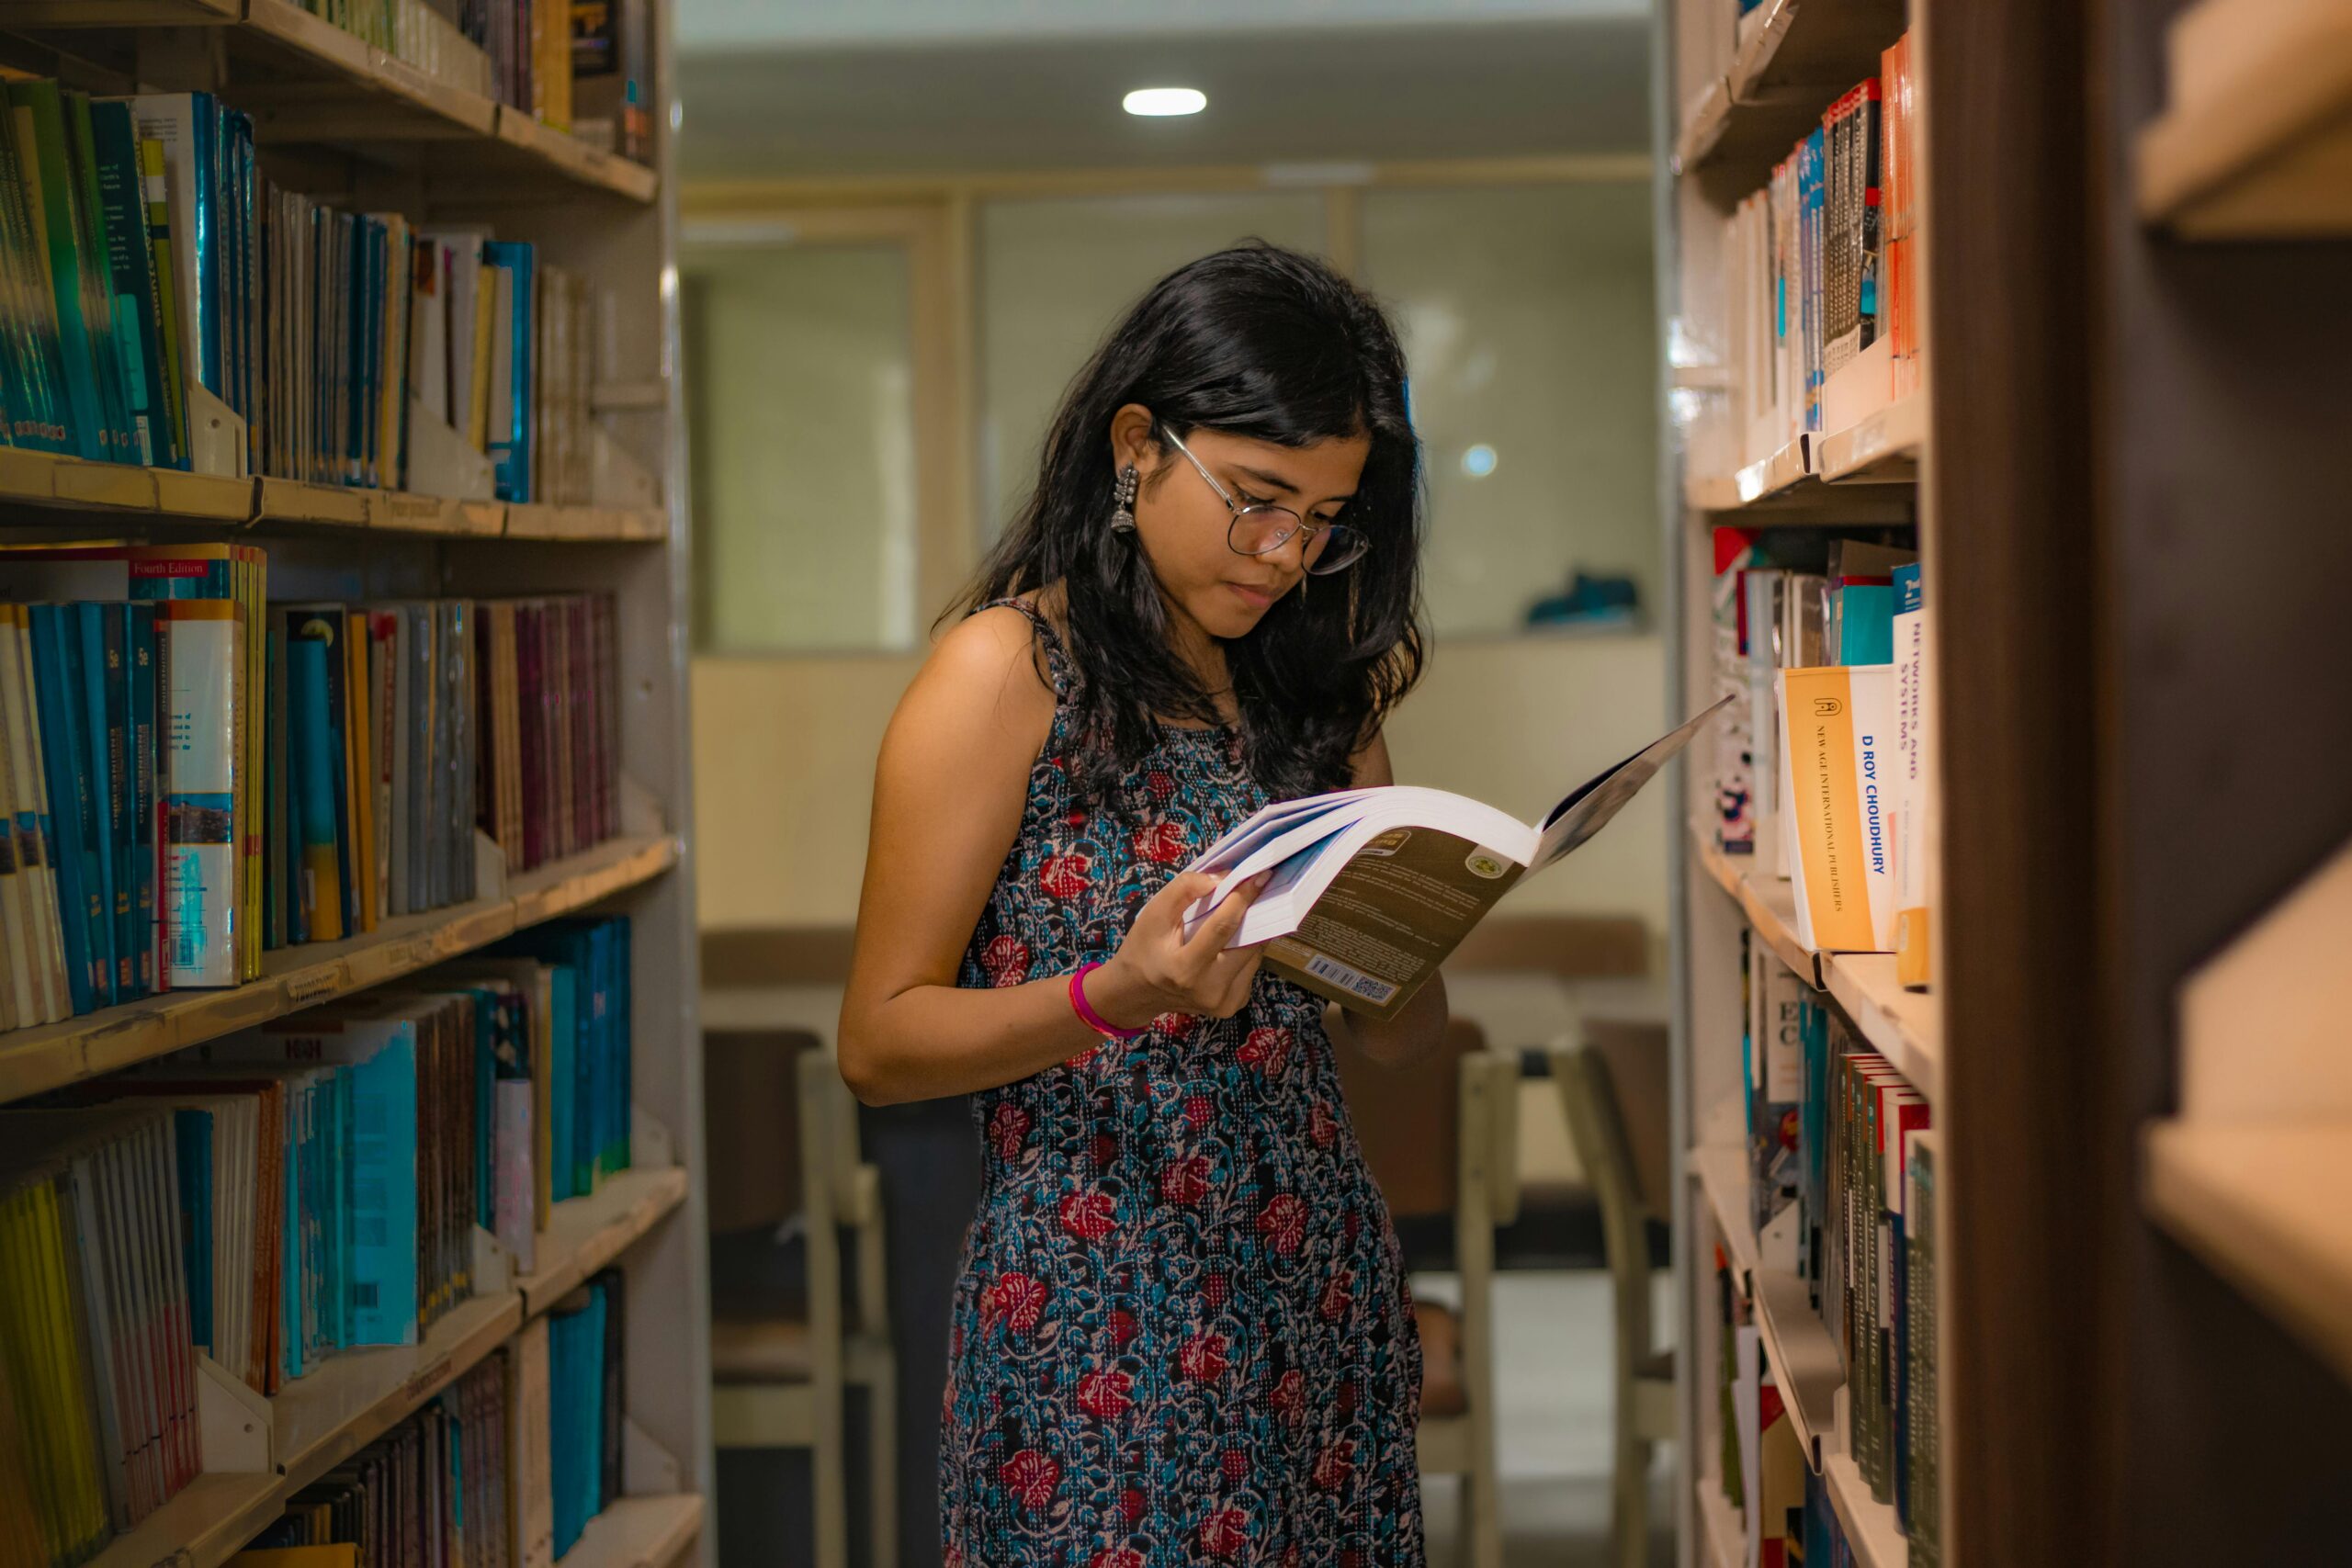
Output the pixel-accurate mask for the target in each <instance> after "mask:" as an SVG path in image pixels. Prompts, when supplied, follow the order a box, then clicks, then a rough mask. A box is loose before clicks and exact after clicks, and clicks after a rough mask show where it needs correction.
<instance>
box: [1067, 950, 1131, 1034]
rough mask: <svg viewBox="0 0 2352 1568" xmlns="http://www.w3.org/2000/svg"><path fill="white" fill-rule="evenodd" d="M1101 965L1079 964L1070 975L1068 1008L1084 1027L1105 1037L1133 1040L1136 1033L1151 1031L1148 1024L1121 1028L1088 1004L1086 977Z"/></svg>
mask: <svg viewBox="0 0 2352 1568" xmlns="http://www.w3.org/2000/svg"><path fill="white" fill-rule="evenodd" d="M1102 967H1103V965H1102V964H1080V965H1079V966H1078V969H1077V971H1076V973H1074V974H1072V975H1071V976H1070V977H1069V1006H1070V1010H1071V1011H1072V1012H1075V1013H1076V1014H1078V1016H1079V1019H1080V1021H1082V1022H1083V1023H1084V1024H1085V1025H1086V1027H1088V1028H1089V1029H1091V1030H1092V1031H1094V1032H1095V1033H1097V1034H1100V1035H1102V1036H1103V1037H1104V1038H1106V1039H1110V1040H1133V1039H1134V1038H1135V1037H1136V1035H1138V1034H1148V1033H1150V1032H1151V1031H1150V1029H1149V1027H1148V1026H1147V1027H1145V1028H1142V1029H1121V1028H1119V1027H1118V1026H1117V1025H1116V1024H1114V1023H1113V1022H1111V1021H1110V1020H1108V1019H1106V1018H1104V1017H1103V1015H1102V1014H1101V1013H1099V1012H1096V1011H1095V1010H1094V1009H1093V1008H1092V1007H1091V1006H1090V1005H1089V1004H1088V1002H1087V1000H1086V977H1087V976H1089V975H1091V974H1093V973H1094V971H1096V970H1097V969H1100V968H1102Z"/></svg>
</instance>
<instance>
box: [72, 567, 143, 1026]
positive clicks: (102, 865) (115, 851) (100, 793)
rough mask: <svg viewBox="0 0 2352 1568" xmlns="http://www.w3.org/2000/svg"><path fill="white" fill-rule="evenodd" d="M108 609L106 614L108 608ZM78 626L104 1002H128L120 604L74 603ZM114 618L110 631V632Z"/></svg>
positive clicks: (125, 684) (126, 690) (125, 709)
mask: <svg viewBox="0 0 2352 1568" xmlns="http://www.w3.org/2000/svg"><path fill="white" fill-rule="evenodd" d="M109 610H111V611H113V612H114V614H113V615H111V616H109V615H107V611H109ZM74 621H75V625H76V626H78V627H79V628H80V631H81V642H82V646H81V659H82V668H81V671H80V673H81V679H82V697H83V703H84V708H83V727H82V743H83V748H84V750H83V759H84V760H83V766H84V767H85V768H86V769H87V770H88V771H89V778H90V790H91V794H92V795H93V796H94V797H95V799H94V800H93V802H92V808H93V814H94V816H95V818H96V824H95V826H96V837H97V850H98V887H99V893H100V898H99V902H100V908H102V909H103V910H104V911H105V915H104V919H103V924H104V927H105V933H106V966H107V999H108V1000H109V1001H115V1002H127V1001H129V1000H130V999H131V998H132V997H133V995H134V994H135V993H134V992H133V991H132V990H131V988H130V953H128V952H127V951H126V950H125V943H124V938H125V937H126V936H127V935H129V926H130V885H129V883H128V880H127V878H126V873H128V872H129V871H130V866H129V865H128V864H127V862H128V861H129V860H130V836H129V834H130V821H129V816H130V814H129V813H128V812H127V811H126V810H125V809H124V808H123V800H122V789H121V780H122V776H123V766H122V764H123V761H124V752H125V751H126V750H128V745H127V742H126V741H125V739H124V737H123V733H122V720H123V719H124V718H125V717H127V716H129V712H130V682H129V680H128V679H127V678H126V676H125V674H124V672H123V669H122V606H121V605H119V604H76V605H74ZM109 623H111V629H109Z"/></svg>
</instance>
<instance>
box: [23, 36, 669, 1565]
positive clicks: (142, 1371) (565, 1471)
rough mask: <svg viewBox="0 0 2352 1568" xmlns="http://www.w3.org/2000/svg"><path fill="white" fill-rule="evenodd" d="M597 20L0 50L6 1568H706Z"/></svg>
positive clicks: (659, 519) (661, 70)
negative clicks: (4, 59)
mask: <svg viewBox="0 0 2352 1568" xmlns="http://www.w3.org/2000/svg"><path fill="white" fill-rule="evenodd" d="M597 11H598V15H597V16H595V17H582V18H581V19H580V20H579V21H578V22H577V24H576V25H575V21H574V18H573V17H571V15H570V14H568V13H565V12H564V11H562V10H561V8H560V7H558V8H549V7H537V8H536V9H534V8H532V7H529V6H523V5H520V4H518V3H516V0H492V3H491V4H487V5H483V6H469V7H466V8H465V9H464V15H463V17H462V18H461V19H460V20H458V21H456V22H452V21H450V20H448V19H447V17H448V16H449V15H450V14H451V13H448V12H446V11H445V9H444V8H442V7H439V6H433V5H430V4H424V3H422V0H397V3H394V4H390V5H387V6H380V7H358V8H356V9H355V8H351V7H344V6H326V5H323V4H320V5H316V6H297V5H293V4H289V3H288V0H133V3H131V4H127V5H110V4H97V3H95V0H25V3H12V0H0V35H8V36H7V37H6V38H5V39H0V41H6V42H7V43H8V45H9V48H10V50H11V54H10V58H11V60H12V61H17V62H27V61H39V62H54V68H55V69H56V70H57V72H58V73H59V75H60V76H61V77H62V78H63V80H62V81H61V80H54V79H46V78H42V77H39V76H33V75H28V74H26V73H23V72H22V71H21V70H17V71H12V72H11V73H9V74H8V79H7V80H6V82H5V83H0V97H5V100H6V103H5V107H6V108H7V110H8V111H9V112H8V113H7V114H6V115H0V276H5V277H6V280H7V285H8V295H9V298H10V299H12V300H14V301H15V304H14V305H12V307H11V310H12V311H13V312H14V314H13V315H12V318H11V319H12V320H13V321H16V322H17V326H18V328H19V329H20V330H18V331H17V332H16V333H14V334H13V335H11V336H10V337H9V338H8V340H7V342H6V344H5V345H0V1148H6V1150H7V1151H8V1153H7V1156H6V1158H5V1159H0V1256H6V1258H8V1259H9V1260H10V1265H11V1267H10V1268H9V1269H7V1270H0V1274H5V1278H0V1518H6V1519H8V1520H10V1521H24V1520H30V1521H32V1529H33V1531H34V1533H35V1534H36V1535H37V1536H38V1540H31V1541H28V1542H17V1541H0V1558H5V1559H6V1560H8V1561H17V1560H18V1559H17V1557H15V1556H12V1555H11V1552H10V1550H9V1549H10V1547H12V1546H13V1545H16V1544H25V1545H26V1546H27V1551H28V1555H27V1557H26V1558H25V1559H24V1560H28V1561H31V1562H96V1563H98V1564H102V1565H104V1568H149V1565H151V1564H153V1563H158V1562H173V1563H175V1564H178V1565H180V1568H215V1565H217V1564H220V1563H225V1562H232V1561H235V1560H237V1559H238V1557H239V1554H240V1553H243V1552H245V1551H249V1550H252V1551H260V1550H263V1549H271V1548H321V1549H331V1550H330V1551H329V1552H328V1554H327V1555H324V1556H322V1557H320V1558H317V1559H315V1561H319V1562H336V1561H338V1560H339V1561H341V1562H346V1563H347V1562H352V1561H354V1557H353V1551H354V1543H355V1541H356V1537H354V1536H353V1535H352V1534H351V1533H350V1531H351V1529H352V1526H353V1521H355V1520H356V1519H358V1518H360V1517H369V1518H373V1519H377V1520H379V1521H389V1522H390V1524H391V1526H392V1528H397V1529H401V1530H402V1531H405V1532H408V1536H409V1539H411V1540H424V1541H437V1542H440V1543H441V1544H440V1545H435V1546H434V1547H433V1548H432V1549H431V1554H432V1555H433V1556H434V1559H435V1561H438V1560H440V1559H441V1558H442V1557H445V1556H446V1557H447V1559H448V1560H450V1561H457V1560H458V1559H459V1558H460V1557H462V1558H463V1559H464V1560H465V1561H468V1562H494V1561H495V1562H511V1563H513V1564H515V1568H552V1565H553V1564H555V1563H557V1562H569V1563H574V1564H584V1565H588V1568H601V1565H605V1564H642V1565H645V1568H668V1564H670V1563H671V1562H675V1561H678V1560H681V1559H683V1558H684V1557H686V1556H688V1555H690V1554H692V1553H695V1552H696V1551H707V1542H705V1541H704V1540H703V1530H702V1517H703V1509H702V1502H701V1499H702V1498H703V1497H704V1496H706V1495H707V1493H708V1489H709V1483H710V1462H711V1461H710V1448H709V1423H708V1403H709V1395H708V1383H709V1372H708V1336H707V1308H706V1305H705V1302H706V1297H707V1280H706V1277H705V1271H704V1263H703V1259H704V1247H703V1241H702V1235H701V1216H702V1201H701V1196H700V1189H699V1179H700V1171H701V1156H700V1131H701V1129H700V1120H701V1118H700V1107H701V1089H700V1078H701V1055H700V1038H699V1030H698V1026H697V1024H696V1021H695V1018H696V1008H695V1001H696V993H697V990H698V987H697V984H696V980H695V964H696V944H695V940H694V931H693V888H692V884H691V876H692V862H691V853H690V842H689V840H688V837H687V835H686V833H685V831H684V828H685V825H686V824H687V822H688V820H689V817H690V810H689V804H690V796H689V793H688V789H687V781H686V777H685V771H684V770H685V761H684V759H685V758H686V757H687V756H688V755H689V754H690V750H691V748H690V747H689V746H688V744H687V733H686V694H685V671H684V644H685V638H684V630H683V625H682V618H683V615H684V604H685V601H686V598H687V584H688V581H689V579H688V571H687V564H686V560H685V554H684V545H685V541H684V522H683V520H684V496H683V494H682V492H681V491H682V486H683V484H684V465H683V463H682V462H681V461H680V460H679V458H678V456H677V454H678V452H679V451H680V449H681V448H680V436H681V431H682V426H681V424H680V417H681V415H680V411H679V410H678V408H677V407H676V404H675V401H674V399H673V397H672V396H671V391H670V386H671V383H670V379H669V378H670V376H671V374H672V367H673V366H674V363H675V360H676V337H675V329H674V324H673V319H672V313H671V308H670V305H669V303H668V301H667V300H666V299H665V297H664V294H663V290H662V280H663V278H664V277H665V276H666V275H667V271H668V268H669V267H670V265H671V264H672V259H673V251H674V239H673V236H674V231H675V215H674V209H673V202H672V200H671V198H670V193H669V191H668V189H667V186H666V182H665V181H664V179H663V177H662V176H663V171H664V170H665V169H666V168H667V167H668V166H669V161H670V157H671V146H670V136H671V130H670V126H669V123H668V118H667V116H666V114H664V113H660V112H655V111H656V109H657V107H660V106H664V105H666V104H667V102H668V96H669V93H670V91H671V86H670V84H671V66H670V49H671V46H670V39H669V19H668V15H667V10H666V7H665V6H662V4H660V3H659V0H625V3H624V4H621V5H617V6H608V7H599V8H597ZM346 24H347V25H346ZM605 388H617V389H627V394H628V395H626V396H622V397H608V396H606V395H605V394H604V393H603V392H602V391H600V389H605ZM428 1476H431V1477H443V1476H446V1477H449V1478H450V1480H451V1484H449V1485H447V1486H441V1485H435V1486H431V1487H426V1486H423V1485H421V1484H420V1482H421V1480H422V1478H424V1477H428ZM0 1533H5V1532H0ZM262 1561H268V1560H262Z"/></svg>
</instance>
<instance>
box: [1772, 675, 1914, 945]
mask: <svg viewBox="0 0 2352 1568" xmlns="http://www.w3.org/2000/svg"><path fill="white" fill-rule="evenodd" d="M1779 682H1780V685H1779V692H1780V708H1781V724H1782V726H1783V732H1784V734H1785V735H1786V737H1787V741H1788V745H1787V753H1786V755H1785V757H1784V758H1783V760H1782V763H1781V784H1782V788H1783V792H1784V794H1785V795H1786V797H1787V799H1788V801H1789V810H1788V819H1789V822H1790V824H1791V826H1792V833H1793V836H1794V839H1795V842H1796V851H1797V852H1796V853H1795V855H1793V856H1792V860H1791V871H1792V874H1793V876H1794V879H1795V882H1796V912H1797V939H1798V940H1799V941H1800V942H1804V944H1805V945H1806V946H1807V947H1809V948H1813V949H1815V950H1817V951H1824V952H1841V953H1892V952H1893V951H1894V909H1895V903H1894V857H1893V853H1892V843H1891V840H1890V839H1889V831H1890V825H1889V822H1888V819H1887V818H1888V806H1889V799H1888V783H1889V779H1888V775H1889V774H1890V773H1891V772H1892V769H1893V765H1894V748H1893V741H1894V729H1893V726H1892V723H1891V720H1892V718H1893V716H1894V715H1893V708H1894V671H1893V669H1892V667H1891V666H1887V665H1867V666H1827V667H1823V668H1817V669H1794V670H1784V671H1781V673H1780V676H1779Z"/></svg>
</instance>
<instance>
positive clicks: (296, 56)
mask: <svg viewBox="0 0 2352 1568" xmlns="http://www.w3.org/2000/svg"><path fill="white" fill-rule="evenodd" d="M189 24H197V25H201V26H204V27H206V28H207V30H208V32H209V34H210V35H211V36H213V37H214V38H217V39H218V40H219V43H220V49H221V51H222V52H223V54H224V56H225V59H226V63H227V76H228V80H227V84H226V87H225V91H226V94H227V96H228V97H229V99H230V101H231V102H232V103H233V104H235V105H236V106H237V107H240V108H243V109H245V110H246V111H248V112H249V113H251V114H252V115H253V117H254V136H255V138H256V139H257V140H258V141H261V142H263V143H264V144H272V143H275V144H279V145H284V144H288V143H296V144H319V145H325V146H333V147H347V148H351V149H353V150H355V151H356V152H360V153H362V154H363V155H388V154H387V150H388V149H390V148H408V149H413V148H417V147H426V148H429V149H431V152H432V160H433V162H434V164H435V166H437V167H439V168H447V169H451V170H462V171H463V172H464V173H465V174H466V175H468V177H469V178H475V177H481V176H488V177H491V178H492V179H496V180H499V181H503V182H505V183H506V185H507V186H508V187H509V189H510V191H514V192H516V193H519V194H526V195H527V196H529V197H531V198H533V199H542V198H545V197H548V195H549V194H550V188H549V187H553V189H554V190H555V191H566V190H568V191H570V192H571V194H573V195H575V196H576V195H580V194H584V193H590V192H593V193H595V194H597V195H600V196H605V197H616V198H619V199H622V200H625V201H629V202H635V203H639V204H644V203H650V202H651V201H652V200H653V198H654V197H655V196H656V194H657V193H658V192H659V191H660V189H661V176H660V175H659V174H658V173H657V172H656V171H655V170H653V169H650V168H648V167H646V166H645V165H643V164H635V163H631V162H629V161H628V160H627V159H624V158H617V157H615V156H614V155H612V154H611V153H608V152H602V151H600V150H598V149H596V148H594V147H591V146H589V145H588V144H587V143H586V142H583V141H581V140H580V139H579V138H577V137H575V136H572V135H571V134H569V133H567V132H565V131H560V130H556V129H555V128H553V127H552V126H548V125H546V124H543V123H541V122H540V121H537V120H536V119H533V118H531V117H530V116H528V115H526V114H521V113H518V112H517V111H516V110H515V109H514V108H513V107H510V106H508V105H504V104H501V103H499V102H497V101H496V100H495V99H492V98H491V97H488V96H484V95H482V94H481V93H478V92H475V91H473V90H471V89H470V88H468V87H464V86H458V85H451V84H450V83H447V82H444V81H441V80H439V79H437V78H435V77H434V76H432V75H429V74H427V73H424V72H423V71H420V70H418V69H417V68H416V67H414V66H413V65H410V64H409V63H408V62H405V61H402V60H399V59H396V58H394V57H393V56H391V55H390V54H388V53H386V52H385V51H383V50H381V49H379V48H377V47H375V46H374V45H372V44H370V43H368V41H367V40H365V39H362V38H360V37H359V36H358V35H357V34H356V33H350V32H345V30H344V29H343V28H339V27H336V26H335V25H334V23H332V22H330V21H328V20H326V19H325V18H324V17H319V16H314V15H313V14H311V12H310V11H308V10H306V9H304V8H303V7H302V6H300V5H298V4H296V3H295V0H173V3H157V0H134V3H133V4H130V5H119V4H115V3H114V0H4V3H0V30H7V31H17V32H29V33H34V34H36V35H39V34H46V33H49V32H52V31H68V32H74V33H85V32H87V31H89V30H92V29H112V30H116V31H122V30H127V29H131V28H170V27H180V26H186V25H189ZM392 161H394V162H402V161H407V154H406V153H402V154H401V155H400V157H398V158H394V159H392Z"/></svg>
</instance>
